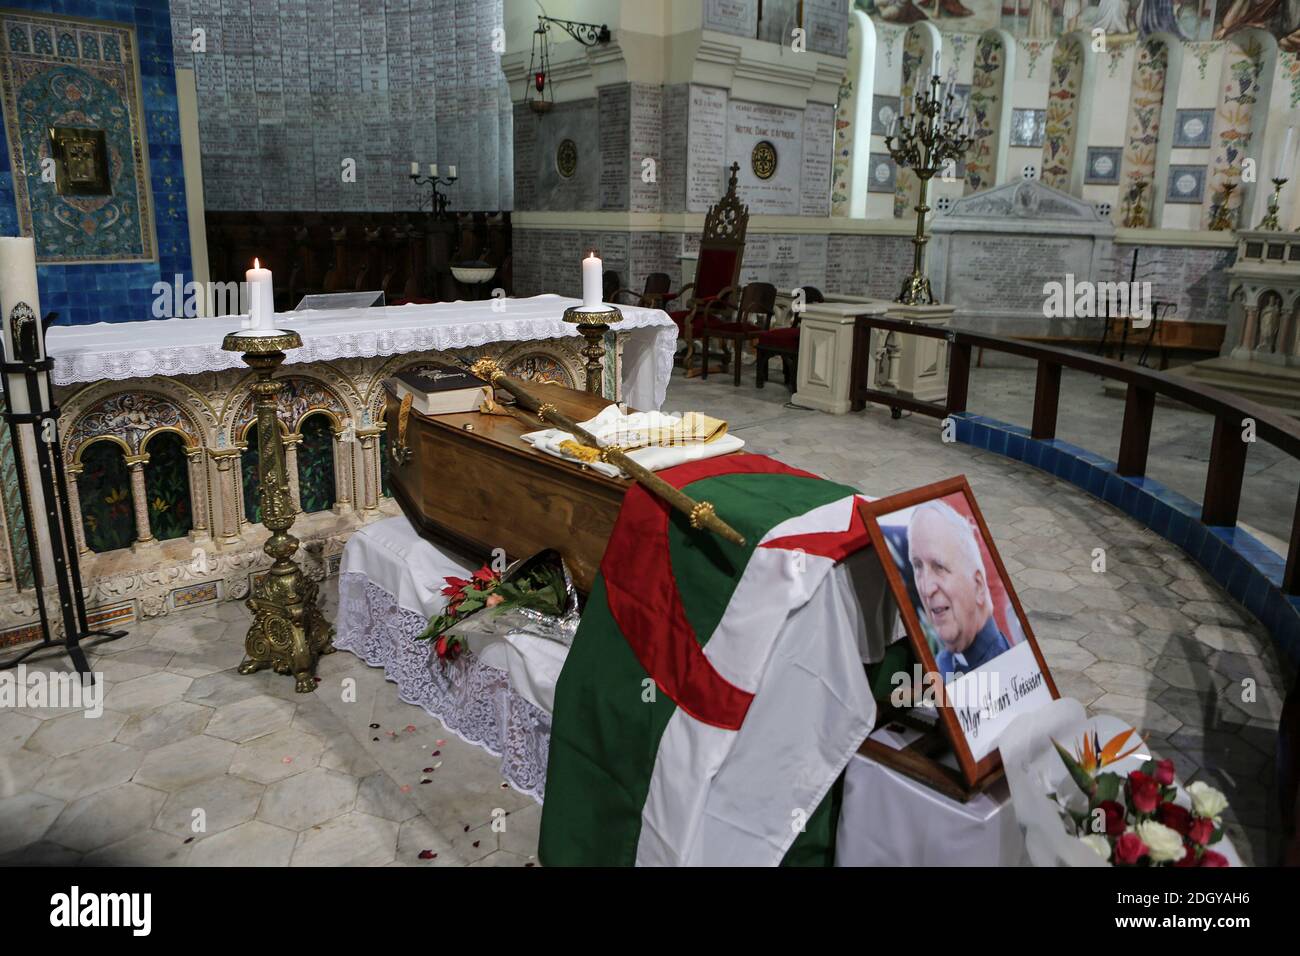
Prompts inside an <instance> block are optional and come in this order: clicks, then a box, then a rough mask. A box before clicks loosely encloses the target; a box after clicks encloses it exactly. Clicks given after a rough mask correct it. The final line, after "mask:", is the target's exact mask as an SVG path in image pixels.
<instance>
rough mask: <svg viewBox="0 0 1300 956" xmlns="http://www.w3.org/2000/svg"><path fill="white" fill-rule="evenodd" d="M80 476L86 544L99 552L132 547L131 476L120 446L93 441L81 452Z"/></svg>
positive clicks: (133, 530) (133, 534)
mask: <svg viewBox="0 0 1300 956" xmlns="http://www.w3.org/2000/svg"><path fill="white" fill-rule="evenodd" d="M81 464H82V468H83V470H82V472H81V474H80V475H79V476H78V477H77V491H78V492H79V494H80V497H81V521H82V526H83V527H84V528H85V531H86V547H88V548H90V550H91V551H94V552H96V553H103V552H105V551H116V550H117V549H118V548H126V547H130V545H131V542H132V541H134V540H135V516H134V514H133V511H132V504H131V476H130V474H129V473H128V471H127V467H126V459H125V457H124V456H123V454H122V449H121V447H120V446H119V445H117V444H116V443H114V442H111V441H96V442H92V443H91V444H90V446H89V447H87V448H86V450H85V451H83V452H82V454H81Z"/></svg>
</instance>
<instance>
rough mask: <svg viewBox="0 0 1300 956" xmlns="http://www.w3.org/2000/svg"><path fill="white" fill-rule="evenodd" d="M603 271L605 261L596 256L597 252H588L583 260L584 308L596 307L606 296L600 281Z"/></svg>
mask: <svg viewBox="0 0 1300 956" xmlns="http://www.w3.org/2000/svg"><path fill="white" fill-rule="evenodd" d="M603 271H604V263H603V262H601V261H600V260H599V259H597V258H596V253H594V252H589V253H587V258H585V259H583V260H582V307H583V308H584V309H594V308H596V307H597V306H598V305H600V303H601V300H602V299H603V298H604V297H605V296H604V290H602V289H601V283H600V279H601V275H602V274H603Z"/></svg>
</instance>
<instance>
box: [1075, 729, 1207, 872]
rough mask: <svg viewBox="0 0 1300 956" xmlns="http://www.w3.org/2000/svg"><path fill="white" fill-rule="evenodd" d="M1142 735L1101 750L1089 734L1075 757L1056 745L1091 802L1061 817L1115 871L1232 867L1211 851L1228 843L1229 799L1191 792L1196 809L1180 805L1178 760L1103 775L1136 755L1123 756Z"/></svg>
mask: <svg viewBox="0 0 1300 956" xmlns="http://www.w3.org/2000/svg"><path fill="white" fill-rule="evenodd" d="M1136 736H1137V732H1136V731H1134V730H1133V729H1132V728H1127V729H1124V730H1122V731H1120V732H1119V733H1117V734H1115V735H1114V736H1113V737H1111V738H1110V739H1109V740H1107V741H1106V743H1105V744H1104V745H1103V744H1102V743H1101V738H1100V737H1099V736H1098V735H1097V733H1096V731H1093V732H1091V733H1085V734H1084V736H1083V739H1082V742H1081V743H1080V744H1079V745H1078V746H1077V747H1075V748H1074V750H1073V752H1071V751H1069V750H1067V749H1066V748H1065V747H1063V746H1061V744H1059V743H1057V742H1056V741H1055V740H1053V741H1052V744H1053V746H1054V747H1055V748H1056V752H1057V754H1058V755H1059V756H1060V758H1061V762H1062V763H1064V764H1065V768H1066V770H1067V771H1068V772H1069V775H1070V779H1071V780H1073V781H1074V783H1075V784H1076V785H1077V786H1078V788H1079V790H1080V791H1081V793H1082V795H1083V797H1084V798H1085V800H1086V803H1085V802H1081V801H1079V800H1078V799H1075V798H1067V799H1066V800H1065V801H1064V804H1063V816H1064V817H1065V818H1066V819H1067V821H1068V823H1067V826H1070V827H1072V829H1073V834H1074V836H1075V837H1076V838H1077V839H1078V840H1079V842H1081V843H1082V844H1084V845H1085V846H1087V847H1088V848H1089V849H1090V850H1092V851H1093V852H1095V853H1096V854H1097V855H1098V856H1099V857H1101V858H1102V859H1103V860H1105V861H1106V862H1108V863H1111V864H1114V865H1116V866H1208V867H1216V866H1228V859H1227V857H1225V856H1224V855H1223V854H1221V853H1218V852H1216V851H1214V850H1211V849H1210V847H1211V846H1212V845H1214V844H1215V843H1218V842H1219V841H1220V840H1221V839H1223V826H1222V824H1221V823H1220V817H1221V815H1222V813H1223V811H1224V810H1225V809H1227V806H1228V801H1227V800H1226V799H1225V798H1224V796H1223V794H1222V793H1220V792H1219V791H1218V790H1215V789H1214V788H1213V787H1211V786H1208V785H1207V784H1204V783H1199V782H1197V783H1192V784H1189V785H1188V787H1187V791H1186V792H1187V795H1188V796H1189V797H1190V802H1191V807H1190V809H1189V808H1188V807H1185V806H1182V805H1181V804H1179V803H1177V802H1176V800H1177V798H1178V787H1177V785H1176V784H1175V783H1174V762H1173V761H1172V760H1155V759H1148V760H1146V761H1145V762H1144V763H1143V764H1142V765H1141V768H1140V769H1137V770H1132V771H1130V772H1129V773H1128V774H1126V775H1124V776H1121V775H1120V774H1119V773H1116V772H1115V771H1114V770H1105V769H1104V768H1106V767H1107V766H1112V765H1115V764H1118V763H1119V762H1121V761H1123V760H1124V759H1125V758H1127V757H1129V756H1131V755H1133V754H1134V753H1136V752H1137V751H1138V750H1139V749H1140V748H1141V746H1142V740H1141V739H1140V738H1139V739H1138V740H1137V742H1136V744H1135V745H1134V746H1133V747H1132V748H1131V749H1129V750H1127V751H1125V750H1124V747H1125V746H1126V745H1127V744H1128V742H1129V740H1130V739H1132V738H1134V737H1136Z"/></svg>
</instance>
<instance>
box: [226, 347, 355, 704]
mask: <svg viewBox="0 0 1300 956" xmlns="http://www.w3.org/2000/svg"><path fill="white" fill-rule="evenodd" d="M221 347H222V348H223V349H225V350H226V351H228V352H240V353H242V355H243V359H244V361H245V362H246V363H247V364H248V366H249V367H250V368H252V369H253V370H254V371H255V372H256V373H257V380H256V381H255V382H253V384H252V392H253V407H254V411H255V414H256V417H257V477H258V480H259V482H260V489H261V505H262V524H264V525H266V527H267V529H268V530H269V531H270V532H271V537H270V538H268V539H267V542H266V544H265V545H264V546H263V550H264V551H265V552H266V553H267V555H269V556H270V558H271V569H270V570H269V571H267V573H266V574H264V575H262V576H261V577H260V578H258V579H257V581H256V583H255V584H254V585H253V588H252V593H251V594H250V595H249V597H248V600H247V601H246V602H244V603H245V604H246V605H247V606H248V609H249V610H250V611H252V612H253V624H252V626H251V627H250V628H249V629H248V636H247V637H246V638H245V639H244V654H245V657H244V660H243V663H241V664H240V665H239V673H241V674H252V673H254V672H256V671H260V670H262V669H264V668H267V667H270V668H272V669H274V671H275V672H276V673H277V674H293V676H294V680H295V682H296V683H295V685H294V690H296V691H297V692H298V693H300V694H305V693H308V692H310V691H313V690H315V689H316V681H315V670H316V661H317V659H318V658H319V657H320V656H321V655H323V654H332V653H333V652H334V645H333V643H332V641H333V638H334V629H333V628H332V627H330V626H329V624H328V623H327V622H326V620H325V615H323V614H322V613H321V611H320V607H319V606H318V604H317V603H316V602H317V589H316V582H314V581H312V580H311V579H310V578H308V577H307V576H306V575H305V574H303V573H302V568H300V567H298V565H297V563H295V562H294V560H293V555H294V552H296V551H297V550H298V539H297V538H295V537H294V536H293V535H291V534H289V529H290V528H291V527H292V526H293V522H294V518H296V517H297V515H296V512H295V509H294V505H293V497H292V495H290V493H289V475H288V472H287V470H286V469H285V463H284V442H283V440H282V439H281V437H280V427H279V424H278V423H277V421H276V413H275V396H276V393H277V392H279V391H280V389H281V387H282V386H281V383H280V382H277V381H273V380H272V376H273V375H274V374H275V370H276V369H277V368H279V367H280V364H281V363H282V362H283V361H284V353H285V350H286V349H296V348H301V347H302V338H301V337H300V336H299V335H298V333H297V332H293V331H280V330H257V329H244V330H242V331H239V332H231V333H230V334H229V335H227V336H226V337H225V340H224V341H223V342H222V343H221Z"/></svg>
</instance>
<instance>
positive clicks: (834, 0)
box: [764, 0, 849, 56]
mask: <svg viewBox="0 0 1300 956" xmlns="http://www.w3.org/2000/svg"><path fill="white" fill-rule="evenodd" d="M764 12H765V13H766V8H765V9H764ZM803 28H804V31H805V34H806V36H807V41H808V49H809V50H810V51H811V52H813V53H828V54H830V55H831V56H848V55H849V25H848V22H847V21H846V20H845V18H844V4H843V2H842V0H803Z"/></svg>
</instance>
